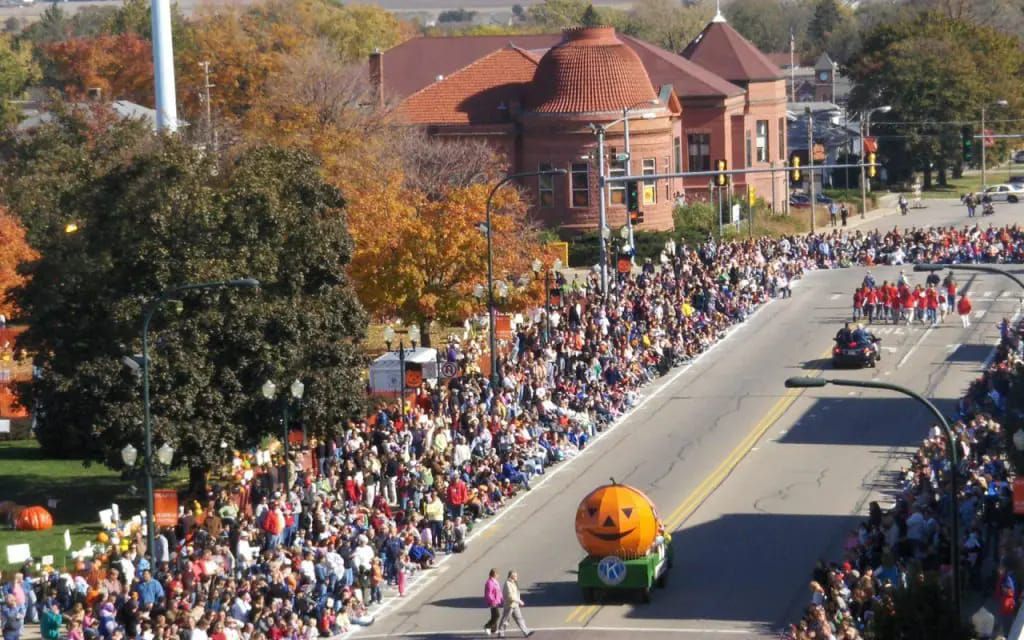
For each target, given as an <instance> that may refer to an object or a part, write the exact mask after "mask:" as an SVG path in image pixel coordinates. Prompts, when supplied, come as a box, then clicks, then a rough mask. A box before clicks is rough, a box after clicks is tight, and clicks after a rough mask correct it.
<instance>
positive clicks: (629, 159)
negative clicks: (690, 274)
mask: <svg viewBox="0 0 1024 640" xmlns="http://www.w3.org/2000/svg"><path fill="white" fill-rule="evenodd" d="M657 104H658V100H657V99H654V100H644V101H642V102H638V103H636V104H634V105H632V106H629V107H623V108H622V127H623V136H624V140H623V142H625V146H626V176H627V177H628V176H632V175H633V152H632V150H631V149H630V146H629V112H630V111H632V110H633V109H636V108H637V107H640V106H643V105H652V106H654V105H657ZM653 115H654V114H653V113H650V112H648V113H646V114H644V116H645V117H646V116H653ZM613 124H614V123H613ZM608 126H611V125H608ZM602 175H604V174H602ZM626 227H627V228H628V229H629V246H631V247H635V246H636V244H635V243H634V241H633V218H632V217H631V216H630V215H629V212H628V211H627V212H626Z"/></svg>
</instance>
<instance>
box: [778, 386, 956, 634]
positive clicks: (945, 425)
mask: <svg viewBox="0 0 1024 640" xmlns="http://www.w3.org/2000/svg"><path fill="white" fill-rule="evenodd" d="M829 384H831V385H835V386H837V387H862V388H866V389H885V390H887V391H895V392H896V393H899V394H902V395H905V396H907V397H909V398H913V399H914V400H917V401H918V402H919V403H920V404H922V405H924V407H925V408H927V409H928V411H930V412H931V413H932V415H933V416H935V419H936V420H938V421H939V424H940V425H942V430H943V431H944V432H945V434H946V444H947V449H948V451H949V465H950V469H949V479H950V484H951V487H950V489H951V492H952V495H953V501H952V503H951V505H950V507H951V508H950V512H951V518H950V529H951V531H950V550H949V561H950V564H951V565H952V567H953V608H954V610H955V611H956V619H957V620H958V621H960V620H962V619H963V618H962V617H961V609H960V509H959V508H958V502H959V500H958V498H959V495H958V494H959V483H958V482H957V469H958V468H959V466H960V456H959V455H957V441H956V436H955V435H954V434H953V429H952V428H951V427H950V426H949V422H948V421H947V420H946V416H944V415H942V412H941V411H939V409H938V407H936V406H935V405H934V404H932V403H931V402H930V401H929V400H928V399H927V398H925V397H924V396H922V395H921V394H919V393H917V392H916V391H914V390H913V389H908V388H906V387H901V386H900V385H898V384H890V383H888V382H875V381H872V380H843V379H839V378H808V377H795V378H788V379H787V380H786V388H787V389H810V388H818V387H824V386H825V385H829Z"/></svg>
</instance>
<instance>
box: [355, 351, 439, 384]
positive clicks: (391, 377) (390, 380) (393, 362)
mask: <svg viewBox="0 0 1024 640" xmlns="http://www.w3.org/2000/svg"><path fill="white" fill-rule="evenodd" d="M405 363H406V365H408V364H410V363H415V364H420V365H422V366H423V379H424V380H435V381H436V380H437V349H428V348H425V347H417V348H415V349H406V350H405ZM401 386H402V365H401V362H400V360H399V358H398V353H397V352H396V351H388V352H387V353H385V354H384V355H382V356H380V357H379V358H377V359H376V360H374V361H373V364H371V365H370V391H372V392H373V393H398V392H399V391H401Z"/></svg>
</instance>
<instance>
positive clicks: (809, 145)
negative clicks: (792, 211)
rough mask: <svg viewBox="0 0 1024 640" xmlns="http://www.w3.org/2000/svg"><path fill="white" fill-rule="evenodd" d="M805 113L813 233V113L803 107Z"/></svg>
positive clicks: (812, 231) (808, 108)
mask: <svg viewBox="0 0 1024 640" xmlns="http://www.w3.org/2000/svg"><path fill="white" fill-rule="evenodd" d="M804 113H806V114H807V179H808V181H810V183H811V188H810V192H811V234H813V233H814V213H815V212H814V115H813V114H812V113H811V108H810V107H805V108H804Z"/></svg>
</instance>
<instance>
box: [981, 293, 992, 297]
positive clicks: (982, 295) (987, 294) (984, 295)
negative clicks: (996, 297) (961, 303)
mask: <svg viewBox="0 0 1024 640" xmlns="http://www.w3.org/2000/svg"><path fill="white" fill-rule="evenodd" d="M981 297H982V298H991V297H992V292H991V291H986V292H985V293H983V294H981Z"/></svg>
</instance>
